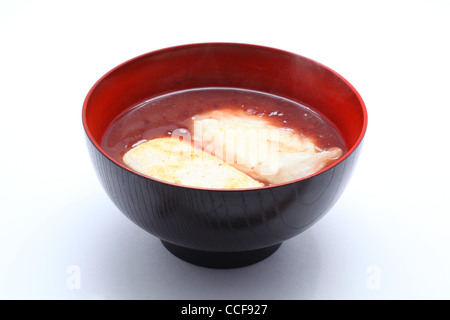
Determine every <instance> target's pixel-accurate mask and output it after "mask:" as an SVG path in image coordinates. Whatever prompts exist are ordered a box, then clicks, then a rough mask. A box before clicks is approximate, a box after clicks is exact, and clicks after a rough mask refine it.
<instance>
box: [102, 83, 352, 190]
mask: <svg viewBox="0 0 450 320" xmlns="http://www.w3.org/2000/svg"><path fill="white" fill-rule="evenodd" d="M161 138H163V139H161ZM155 139H159V140H155ZM169 140H172V141H171V142H169ZM173 140H176V141H177V143H176V144H174V142H173ZM152 141H153V142H152ZM165 142H169V143H165ZM178 143H183V144H188V145H190V146H191V147H192V148H191V149H189V148H188V149H186V146H185V145H183V146H182V147H180V146H178V145H177V144H178ZM101 144H102V148H103V149H104V150H105V151H106V152H107V153H108V154H109V155H110V156H112V157H113V158H114V159H116V160H117V161H118V162H121V163H122V164H125V165H127V166H129V167H130V168H132V169H134V170H136V171H138V172H140V173H143V174H146V175H149V176H152V177H154V178H158V179H161V180H166V181H168V182H172V183H176V184H184V185H191V186H198V187H207V188H209V187H213V188H249V187H255V186H264V185H272V184H278V183H283V182H288V181H290V180H294V179H298V178H302V177H304V176H307V175H310V174H312V173H314V172H316V171H318V170H320V169H322V168H323V167H325V166H327V165H330V164H331V163H332V162H333V161H335V160H337V159H338V158H339V157H341V156H342V155H343V154H344V153H345V152H346V151H347V150H346V146H345V143H344V140H343V139H342V137H341V136H340V134H339V131H338V130H337V129H336V128H335V126H334V125H333V124H332V123H331V122H330V121H329V120H328V119H326V118H325V117H323V116H321V115H320V114H318V113H317V112H315V111H313V110H312V109H310V108H308V107H306V106H303V105H301V104H299V103H297V102H294V101H291V100H288V99H285V98H282V97H278V96H275V95H271V94H266V93H262V92H257V91H250V90H243V89H235V88H201V89H192V90H186V91H179V92H175V93H171V94H167V95H163V96H159V97H156V98H153V99H150V100H147V101H144V102H142V103H140V104H138V105H136V106H132V107H131V108H129V109H127V110H126V112H124V113H122V114H120V115H119V116H118V117H117V118H116V119H115V120H114V121H113V122H112V123H111V124H110V126H109V127H108V129H107V130H106V132H105V134H104V136H103V139H102V143H101ZM155 148H158V149H155ZM161 148H162V149H164V148H166V149H167V150H163V152H161V150H162V149H161ZM173 150H176V152H173ZM166 151H170V152H166ZM183 152H184V156H183V155H182V153H183ZM155 154H159V155H164V154H167V155H168V157H170V158H171V159H170V161H168V160H167V159H164V157H162V158H161V157H156V156H154V155H155ZM206 154H207V155H208V156H206ZM187 155H189V157H187ZM211 155H212V156H213V157H216V158H218V159H217V161H216V160H215V159H210V158H211ZM180 156H181V157H180ZM194 156H195V157H196V161H193V157H194ZM198 159H205V161H206V162H203V164H204V165H205V168H206V167H207V168H209V169H211V170H213V171H208V172H214V166H221V167H222V166H223V165H224V164H225V165H227V166H225V167H228V165H231V166H232V167H233V168H230V169H232V170H228V169H227V170H222V171H221V172H222V174H223V175H225V176H224V180H223V181H228V182H230V181H232V180H233V179H234V178H233V177H234V175H235V174H236V172H235V171H236V170H234V169H238V171H241V172H243V173H244V174H246V175H248V176H249V177H250V178H251V179H250V180H252V181H249V180H248V179H247V178H245V177H244V178H243V177H239V178H238V179H237V180H235V182H236V181H246V184H243V185H240V184H239V183H235V182H233V183H231V184H227V185H223V186H221V185H217V183H215V184H214V185H211V184H210V182H208V181H209V180H211V179H210V178H209V179H207V180H208V181H205V182H202V179H199V181H194V180H195V179H194V180H193V179H192V175H193V174H192V173H191V174H189V173H188V172H189V170H187V169H186V168H189V167H192V168H193V167H195V166H197V167H198V166H199V164H198V163H199V162H198ZM211 160H212V162H211ZM169 163H170V165H169ZM174 163H179V164H180V166H183V170H179V169H180V168H176V169H174V168H175V167H173V164H174ZM203 164H200V166H202V165H203ZM210 165H211V167H210ZM209 169H208V170H209ZM221 169H223V168H221ZM167 171H170V172H167ZM175 171H176V172H182V174H185V175H189V179H187V178H186V179H185V177H184V176H181V177H176V176H174V177H172V176H173V173H174V172H175ZM200 171H201V170H200ZM228 171H229V172H228ZM194 172H196V173H195V175H196V176H198V175H199V173H198V172H199V170H194ZM211 174H214V173H209V175H211ZM227 175H229V176H227ZM169 176H170V177H172V178H165V177H169ZM230 179H231V180H230ZM228 182H227V183H228ZM255 182H256V183H255Z"/></svg>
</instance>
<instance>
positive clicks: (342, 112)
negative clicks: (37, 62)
mask: <svg viewBox="0 0 450 320" xmlns="http://www.w3.org/2000/svg"><path fill="white" fill-rule="evenodd" d="M202 87H231V88H241V89H249V90H256V91H262V92H265V93H270V94H274V95H278V96H282V97H285V98H287V99H291V100H294V101H297V102H301V103H302V104H304V105H306V106H309V107H311V108H313V109H315V110H317V111H318V112H320V113H322V114H323V115H325V116H326V117H327V118H328V119H329V120H330V121H331V122H332V123H333V124H334V125H335V126H336V127H337V128H338V130H339V131H340V133H341V134H342V137H343V138H344V140H345V143H346V145H347V147H348V151H347V152H346V153H345V154H344V156H342V157H341V158H340V159H339V160H338V161H336V162H334V163H333V164H332V165H330V166H328V167H326V168H324V169H322V170H321V171H319V172H317V173H315V174H313V175H310V176H307V177H306V178H302V179H298V180H294V181H291V182H288V183H283V184H279V185H274V186H269V187H262V188H256V189H235V190H224V189H206V188H195V187H188V186H181V185H176V184H171V183H166V182H163V181H159V180H157V179H152V178H150V177H148V176H144V175H141V174H139V173H137V172H135V171H133V170H130V169H129V168H128V167H126V166H125V165H123V164H121V163H119V162H118V161H116V160H114V159H113V158H112V157H111V156H110V155H108V154H107V153H106V152H105V151H104V150H103V149H102V147H101V139H102V137H103V135H104V133H105V130H106V128H107V127H108V125H109V124H110V123H111V122H112V121H113V120H114V119H115V118H116V117H117V116H118V115H119V114H121V113H122V112H123V111H124V110H126V109H127V108H130V106H133V105H136V104H137V103H139V102H141V101H145V100H147V99H149V98H152V97H157V96H160V95H163V94H167V93H171V92H176V91H180V90H186V89H193V88H202ZM82 119H83V126H84V130H85V133H86V137H87V139H86V140H87V145H88V150H89V154H90V157H91V160H92V163H93V166H94V168H95V171H96V173H97V176H98V179H99V180H100V182H101V184H102V186H103V188H104V190H105V191H106V193H107V194H108V196H109V198H110V199H111V201H112V202H113V203H114V204H115V205H116V206H117V208H119V209H120V211H121V212H122V213H123V214H124V215H125V216H126V217H128V218H129V219H130V220H131V221H132V222H134V223H135V224H136V225H138V226H139V227H141V228H142V229H144V230H146V231H148V232H149V233H150V234H152V235H153V236H156V237H158V238H159V239H160V240H161V242H162V244H163V245H164V246H165V247H166V248H167V249H168V250H169V251H170V252H171V253H173V254H174V255H175V256H177V257H179V258H181V259H183V260H185V261H187V262H190V263H193V264H196V265H200V266H205V267H211V268H235V267H242V266H246V265H250V264H253V263H256V262H258V261H261V260H263V259H265V258H267V257H269V256H270V255H271V254H273V253H274V252H275V251H276V250H277V249H278V248H279V246H280V245H281V244H282V242H283V241H285V240H288V239H290V238H292V237H294V236H296V235H298V234H300V233H301V232H303V231H305V230H306V229H308V228H309V227H311V226H312V225H313V224H314V223H315V222H317V221H318V220H319V219H320V218H321V217H323V216H324V215H325V214H326V213H327V212H328V211H329V210H330V209H331V208H332V207H333V205H334V204H335V203H336V201H337V200H338V198H339V197H340V196H341V194H342V192H343V191H344V189H345V187H346V185H347V183H348V181H349V179H350V177H351V174H352V171H353V169H354V167H355V164H356V162H357V159H358V155H359V153H360V152H361V145H362V142H363V138H364V134H365V131H366V127H367V111H366V108H365V105H364V102H363V100H362V99H361V97H360V95H359V94H358V92H357V91H356V90H355V89H354V88H353V86H352V85H351V84H350V83H349V82H348V81H346V80H345V79H344V78H343V77H342V76H340V75H339V74H338V73H336V72H334V71H333V70H331V69H330V68H328V67H326V66H324V65H322V64H320V63H318V62H316V61H314V60H311V59H309V58H306V57H303V56H301V55H298V54H294V53H291V52H287V51H283V50H279V49H275V48H269V47H263V46H257V45H250V44H239V43H199V44H188V45H181V46H175V47H170V48H165V49H161V50H157V51H153V52H150V53H147V54H144V55H141V56H138V57H135V58H133V59H131V60H129V61H126V62H124V63H122V64H121V65H119V66H117V67H115V68H114V69H112V70H111V71H109V72H108V73H106V74H105V75H104V76H103V77H102V78H101V79H100V80H98V81H97V82H96V83H95V84H94V86H93V87H92V88H91V90H90V91H89V93H88V94H87V97H86V99H85V101H84V105H83V112H82ZM293 120H295V119H293Z"/></svg>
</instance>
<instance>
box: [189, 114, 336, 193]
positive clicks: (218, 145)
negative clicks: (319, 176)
mask: <svg viewBox="0 0 450 320" xmlns="http://www.w3.org/2000/svg"><path fill="white" fill-rule="evenodd" d="M192 120H193V121H194V141H195V142H196V144H197V145H199V146H201V147H202V148H203V149H204V150H205V151H207V152H209V153H211V154H214V155H215V156H217V157H218V158H220V159H222V160H223V161H225V162H227V163H229V164H232V165H233V166H235V167H236V168H237V169H239V170H240V171H243V172H245V173H246V174H247V175H249V176H251V177H253V178H255V179H258V180H261V181H265V182H267V183H270V184H277V183H283V182H288V181H292V180H296V179H300V178H303V177H306V176H308V175H311V174H313V173H315V172H317V171H319V170H321V169H322V168H324V167H325V166H326V165H327V164H329V163H330V162H331V161H333V160H336V159H338V158H339V157H340V156H341V155H342V154H343V152H342V149H340V148H337V147H333V148H330V149H328V150H319V149H318V148H316V146H315V144H314V143H313V141H312V140H311V139H309V138H307V137H305V136H303V135H301V134H298V133H296V132H294V130H292V129H290V128H279V127H275V126H273V125H271V124H270V123H269V122H268V121H266V120H265V119H262V118H261V117H259V116H257V115H254V114H248V113H246V112H245V111H243V110H232V109H220V110H213V111H209V112H204V113H202V114H199V115H196V116H194V117H192Z"/></svg>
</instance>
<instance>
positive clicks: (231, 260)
mask: <svg viewBox="0 0 450 320" xmlns="http://www.w3.org/2000/svg"><path fill="white" fill-rule="evenodd" d="M161 242H162V244H163V245H164V246H165V247H166V249H167V250H169V251H170V252H171V253H172V254H174V255H175V256H177V257H178V258H180V259H182V260H184V261H186V262H189V263H192V264H196V265H198V266H202V267H207V268H216V269H231V268H239V267H244V266H248V265H250V264H253V263H256V262H259V261H261V260H263V259H265V258H267V257H269V256H270V255H271V254H273V253H274V252H275V251H276V250H277V249H278V248H279V247H280V246H281V243H278V244H275V245H273V246H270V247H265V248H261V249H256V250H248V251H238V252H212V251H201V250H195V249H190V248H185V247H180V246H177V245H175V244H172V243H170V242H167V241H164V240H161Z"/></svg>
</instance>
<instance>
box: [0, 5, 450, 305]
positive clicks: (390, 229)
mask: <svg viewBox="0 0 450 320" xmlns="http://www.w3.org/2000/svg"><path fill="white" fill-rule="evenodd" d="M449 17H450V2H449V1H444V0H443V1H437V0H434V1H432V0H430V1H282V0H280V1H244V0H240V1H220V2H219V1H194V0H193V1H132V0H127V1H121V2H119V1H16V0H14V1H11V0H7V1H5V0H0V108H1V115H0V137H1V145H0V147H1V157H0V174H1V176H0V179H1V180H0V181H1V182H0V188H1V189H0V197H1V199H0V210H1V214H0V298H3V299H435V298H437V299H449V298H450V250H449V245H450V233H449V229H450V209H449V200H450V188H449V180H450V173H449V161H450V152H449V148H450V145H449V138H450V134H449V131H448V129H449V127H450V122H449V119H450V111H449V110H450V100H449V91H450V62H449V61H450V47H449V43H450V19H449ZM216 41H218V42H222V41H224V42H243V43H252V44H259V45H265V46H271V47H276V48H279V49H284V50H288V51H291V52H294V53H297V54H301V55H304V56H306V57H309V58H312V59H314V60H316V61H319V62H321V63H323V64H325V65H327V66H328V67H330V68H332V69H334V70H335V71H337V72H338V73H340V74H341V75H342V76H344V77H345V78H346V79H347V80H348V81H349V82H350V83H352V84H353V86H354V87H355V88H356V89H357V90H358V91H359V93H360V94H361V96H362V98H363V99H364V101H365V102H366V105H367V108H368V112H369V128H368V131H367V135H366V140H365V144H364V149H363V152H362V155H361V157H360V161H359V163H358V165H357V168H356V170H355V172H354V175H353V178H352V180H351V182H350V184H349V185H348V188H347V189H346V191H345V193H344V194H343V196H342V197H341V198H340V200H339V201H338V203H337V204H336V205H335V207H334V208H333V209H332V210H331V211H330V212H329V213H328V214H327V215H326V216H325V217H324V218H323V219H322V220H321V221H319V222H318V223H317V224H315V225H314V226H313V227H312V228H311V229H309V230H307V231H306V232H304V233H303V234H301V235H299V236H297V237H295V238H293V239H290V240H288V241H286V242H285V243H284V244H283V245H282V246H281V247H280V249H279V250H278V251H277V252H276V253H275V254H274V255H273V256H271V257H270V258H268V259H266V260H264V261H263V262H260V263H258V264H255V265H252V266H249V267H245V268H240V269H232V270H214V269H207V268H201V267H197V266H194V265H190V264H188V263H185V262H183V261H181V260H179V259H178V258H176V257H174V256H172V255H171V254H170V253H169V252H168V251H167V250H166V249H164V248H163V247H162V245H161V243H160V242H159V240H158V239H157V238H155V237H153V236H151V235H149V234H147V233H146V232H144V231H142V230H141V229H139V228H138V227H137V226H135V225H134V224H132V223H131V222H130V221H129V220H127V219H126V218H125V217H124V216H123V215H122V213H120V212H119V211H118V209H116V208H115V207H114V206H113V204H112V203H111V201H110V200H109V198H108V197H107V196H106V194H105V192H104V191H103V189H102V188H101V186H100V184H99V182H98V180H97V178H96V175H95V173H94V170H93V168H92V165H91V163H90V159H89V157H88V153H87V149H86V144H85V140H84V133H83V128H82V124H81V108H82V103H83V100H84V98H85V96H86V94H87V92H88V90H89V89H90V87H91V86H92V85H93V84H94V83H95V81H96V80H97V79H98V78H100V77H101V76H102V75H103V74H104V73H106V72H107V71H109V70H110V69H111V68H113V67H115V66H116V65H118V64H119V63H121V62H123V61H125V60H128V59H130V58H132V57H135V56H137V55H140V54H143V53H146V52H149V51H152V50H156V49H160V48H164V47H169V46H172V45H179V44H187V43H195V42H216ZM71 266H72V267H71ZM74 270H75V271H78V272H79V273H77V274H79V276H80V278H79V280H80V282H79V285H80V287H77V286H76V284H77V283H75V288H74V286H73V285H74V282H71V280H73V278H71V276H72V275H74V273H73V272H74ZM71 272H72V273H71Z"/></svg>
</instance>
